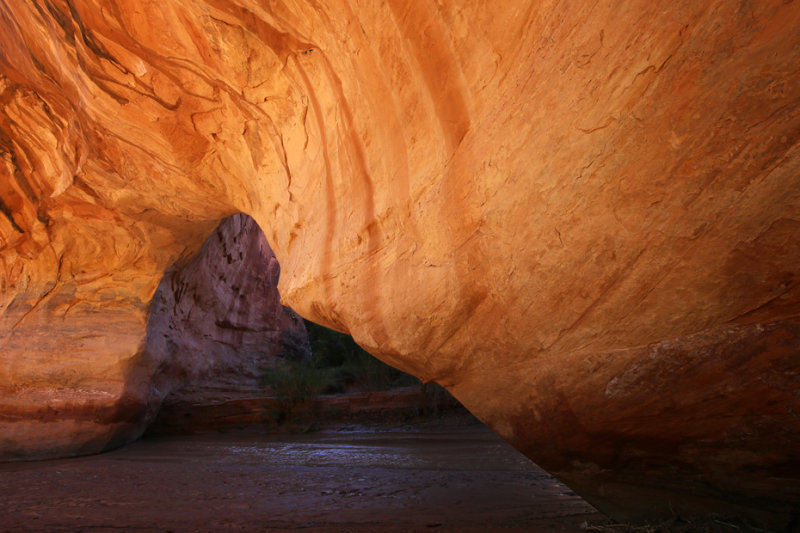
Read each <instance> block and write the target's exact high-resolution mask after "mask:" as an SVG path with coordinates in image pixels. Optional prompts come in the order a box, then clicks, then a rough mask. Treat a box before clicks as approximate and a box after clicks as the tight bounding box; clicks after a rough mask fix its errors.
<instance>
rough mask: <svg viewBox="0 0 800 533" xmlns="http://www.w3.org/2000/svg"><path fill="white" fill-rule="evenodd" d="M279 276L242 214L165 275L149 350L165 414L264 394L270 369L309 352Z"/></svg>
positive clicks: (262, 239) (154, 383) (252, 225)
mask: <svg viewBox="0 0 800 533" xmlns="http://www.w3.org/2000/svg"><path fill="white" fill-rule="evenodd" d="M279 277H280V266H279V265H278V261H277V260H276V259H275V255H274V254H273V253H272V249H271V248H270V247H269V244H268V243H267V240H266V238H265V237H264V234H263V233H262V232H261V229H260V228H259V227H258V225H257V224H256V223H255V222H254V221H253V219H252V218H250V217H248V216H247V215H241V214H239V215H233V216H231V217H228V218H226V219H225V220H223V221H222V223H221V224H220V225H219V227H217V229H216V230H214V233H212V234H211V236H210V237H209V238H208V239H207V240H206V242H205V244H204V245H203V247H202V249H201V250H200V252H199V253H198V254H197V256H196V257H195V258H194V259H192V261H190V262H189V264H187V265H185V266H183V267H182V268H180V269H177V270H175V271H173V272H170V273H169V274H168V275H166V276H164V279H162V280H161V283H160V284H159V287H158V290H157V291H156V293H155V296H154V297H153V307H152V310H151V312H150V318H149V321H148V325H147V343H146V345H145V350H144V356H145V357H146V358H147V359H148V362H149V366H150V367H151V368H153V375H152V378H151V379H150V380H149V383H150V385H151V387H153V388H155V389H156V390H157V391H158V398H157V399H156V403H158V402H159V401H161V409H160V410H159V415H167V416H168V413H165V409H168V408H169V407H170V406H173V405H180V404H186V403H188V404H193V403H199V404H208V403H214V402H221V401H223V400H224V399H225V398H229V397H240V396H245V397H253V396H256V397H260V396H263V394H264V391H263V386H262V385H261V376H262V374H263V372H264V371H265V370H267V369H269V368H273V367H275V366H276V365H280V364H281V362H282V360H287V359H289V360H295V361H296V360H301V359H307V358H310V357H311V347H310V344H309V340H308V335H307V333H306V328H305V325H304V323H303V320H302V319H301V318H300V317H299V316H298V315H297V314H296V313H294V311H292V310H291V309H289V308H287V307H283V306H282V305H281V303H280V295H279V294H278V289H277V286H278V279H279ZM156 406H157V405H154V407H156ZM199 422H200V423H201V424H202V423H203V422H202V421H199Z"/></svg>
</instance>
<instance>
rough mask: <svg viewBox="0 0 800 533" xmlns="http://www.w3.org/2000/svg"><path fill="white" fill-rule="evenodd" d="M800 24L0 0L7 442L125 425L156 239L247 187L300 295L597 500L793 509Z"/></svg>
mask: <svg viewBox="0 0 800 533" xmlns="http://www.w3.org/2000/svg"><path fill="white" fill-rule="evenodd" d="M798 27H800V4H798V3H797V2H784V1H781V0H767V1H763V2H731V1H728V0H705V1H702V2H696V1H689V0H682V1H675V2H652V1H645V0H634V1H632V2H627V3H626V4H625V6H624V8H620V7H619V6H617V5H616V4H598V3H596V2H583V1H576V2H570V3H569V4H568V5H567V4H564V3H561V4H558V5H556V4H554V3H550V2H532V1H530V0H514V1H510V2H469V1H453V2H447V3H436V2H430V1H427V0H413V1H405V2H400V1H389V2H384V3H379V4H369V5H367V4H357V3H354V2H350V1H347V0H335V1H331V2H324V3H313V2H312V3H308V2H291V1H289V2H282V3H263V2H261V3H258V2H249V1H245V0H220V1H218V0H207V1H197V2H182V1H179V0H159V1H158V2H149V1H148V2H138V1H137V2H133V1H126V0H117V1H102V2H101V1H99V0H97V1H95V0H70V1H67V0H49V1H47V2H14V3H10V2H0V42H1V43H2V47H0V102H1V103H2V107H0V157H1V158H2V161H1V164H0V198H2V203H0V213H2V216H0V252H2V254H1V255H0V276H2V277H1V278H0V286H2V301H1V302H0V305H2V307H1V308H0V309H2V313H1V314H0V328H1V329H0V334H1V335H2V337H0V391H2V394H1V395H0V417H2V419H1V420H2V425H3V427H2V435H0V450H2V453H3V454H4V455H6V456H8V455H13V454H18V453H28V454H36V453H55V452H56V451H58V452H59V453H82V452H85V451H88V450H90V448H91V447H90V446H89V447H87V444H86V443H91V442H95V441H96V439H97V438H98V435H102V439H101V440H104V441H106V442H112V441H117V440H124V436H125V435H126V434H129V432H130V430H131V428H133V427H134V426H135V424H134V423H133V417H134V415H135V413H136V412H137V409H138V406H141V405H142V404H143V403H147V401H148V400H147V398H148V395H149V394H151V390H150V385H149V384H148V381H147V372H146V371H143V370H142V369H143V368H146V365H144V363H143V360H142V354H143V353H144V348H145V340H146V329H147V319H148V316H149V312H150V308H151V303H152V300H153V295H154V293H155V291H156V289H157V287H158V284H159V282H160V280H161V279H162V276H163V274H164V272H165V271H166V270H167V269H168V268H169V266H170V265H173V264H175V263H176V262H187V260H188V258H191V257H193V256H194V255H195V253H196V252H197V250H198V249H199V248H200V246H201V245H202V243H203V241H204V239H205V238H206V237H207V236H208V235H209V234H211V232H212V231H213V229H214V228H215V227H216V225H217V223H218V222H219V221H220V220H222V219H223V218H225V217H227V216H229V215H232V214H234V213H240V212H245V213H249V214H251V215H252V217H253V218H254V219H255V220H256V221H257V223H258V224H259V225H260V226H261V227H262V228H266V229H267V237H268V239H269V242H270V245H271V246H272V247H273V249H274V251H275V254H276V256H277V257H278V258H279V260H280V263H281V265H282V267H283V271H284V275H283V276H282V277H281V280H280V291H281V295H282V297H283V298H284V300H285V301H286V303H287V304H289V305H291V306H292V308H293V309H295V310H297V311H298V312H299V313H300V314H301V315H303V316H304V317H307V318H309V319H312V320H314V321H315V322H319V323H322V324H325V325H328V326H331V327H332V328H334V329H337V330H340V331H347V332H349V333H351V334H352V335H353V337H354V338H355V339H356V340H357V341H358V343H359V344H361V345H362V346H364V347H366V348H367V349H368V350H369V351H370V352H371V353H373V354H375V355H376V356H378V357H380V358H381V359H382V360H384V361H386V362H388V363H391V364H392V365H393V366H396V367H398V368H400V369H402V370H405V371H408V372H410V373H412V374H414V375H416V376H418V377H420V378H422V379H424V380H426V381H435V382H438V383H441V384H442V385H444V386H445V387H447V388H448V389H449V390H450V391H451V392H452V393H453V394H454V395H455V396H456V397H457V398H458V399H459V400H460V401H461V402H462V403H463V404H464V405H466V406H467V407H468V408H469V409H470V410H471V411H472V412H473V413H475V414H476V415H477V416H478V417H479V418H480V419H481V420H482V421H484V422H485V423H486V424H487V425H489V426H490V427H492V428H493V429H495V431H497V432H498V433H499V434H501V435H502V436H503V437H504V438H506V439H507V440H508V441H510V442H511V443H513V444H514V445H515V446H516V447H517V448H518V449H520V450H522V451H524V452H525V453H526V454H527V455H528V456H529V457H531V458H533V460H534V461H535V462H536V463H537V464H539V465H541V466H543V467H544V468H546V469H548V470H549V471H551V472H553V473H555V474H556V475H557V476H558V477H559V478H560V479H562V480H563V481H565V482H567V484H569V485H570V486H571V487H572V488H573V489H574V490H576V492H578V493H580V494H581V495H582V496H584V497H586V498H587V499H588V500H589V501H590V502H592V503H593V504H595V505H596V506H597V507H598V508H600V509H602V510H604V511H606V512H609V513H611V514H612V515H615V516H617V517H620V518H630V519H640V518H645V517H649V518H657V517H659V516H664V515H668V516H671V515H672V514H673V513H679V514H681V515H692V514H708V513H720V514H736V515H739V516H743V517H748V518H750V519H753V520H755V521H759V522H762V523H765V524H767V525H769V526H770V527H772V528H773V529H787V528H789V527H790V524H792V523H794V524H796V523H797V517H796V515H793V513H794V512H795V510H796V509H797V508H798V502H800V488H799V484H800V481H799V480H800V470H798V464H800V457H798V450H800V445H799V444H798V443H799V442H800V418H798V415H797V413H799V412H800V393H798V391H800V386H799V385H798V380H799V379H800V377H799V376H800V367H799V366H798V361H799V360H800V358H798V350H797V347H798V345H800V342H799V341H798V339H799V338H800V289H798V287H800V283H798V271H797V266H798V264H800V248H799V246H800V244H799V243H800V239H798V238H797V236H798V234H800V184H798V176H800V143H799V141H800V90H799V89H798V88H799V87H800V72H798V65H800V32H798V31H797V28H798ZM792 520H794V522H792ZM793 527H796V526H793Z"/></svg>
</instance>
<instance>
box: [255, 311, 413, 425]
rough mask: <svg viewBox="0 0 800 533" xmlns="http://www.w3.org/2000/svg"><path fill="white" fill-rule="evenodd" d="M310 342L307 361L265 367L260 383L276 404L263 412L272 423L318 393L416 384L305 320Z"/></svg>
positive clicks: (346, 338)
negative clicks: (271, 394) (271, 395)
mask: <svg viewBox="0 0 800 533" xmlns="http://www.w3.org/2000/svg"><path fill="white" fill-rule="evenodd" d="M305 325H306V330H307V331H308V338H309V342H310V343H311V354H312V355H311V358H310V359H308V360H301V361H295V360H285V362H284V363H283V364H282V365H280V366H277V367H274V368H269V369H266V370H265V371H264V372H263V373H262V375H261V384H262V386H264V387H267V388H269V389H270V390H271V391H272V392H273V394H274V395H275V396H276V401H277V407H276V408H274V409H272V410H270V412H268V413H266V414H268V415H269V417H270V419H271V420H273V421H275V422H278V423H280V422H284V421H286V420H288V419H289V418H291V417H292V415H293V414H294V413H296V412H297V411H299V410H301V406H305V407H307V406H308V404H310V403H312V402H313V400H314V399H315V398H316V397H317V396H319V395H320V394H335V393H342V392H347V391H355V390H358V391H377V390H387V389H391V388H394V387H402V386H409V385H416V384H419V381H418V380H417V379H416V378H415V377H413V376H411V375H409V374H406V373H404V372H401V371H399V370H397V369H395V368H392V367H391V366H389V365H387V364H385V363H383V362H382V361H380V360H378V359H376V358H375V357H373V356H372V355H370V354H369V353H367V352H366V351H365V350H364V349H362V348H361V347H360V346H359V345H358V344H356V343H355V341H353V339H352V337H350V336H348V335H344V334H342V333H339V332H336V331H333V330H331V329H328V328H326V327H323V326H320V325H319V324H315V323H313V322H308V321H306V322H305Z"/></svg>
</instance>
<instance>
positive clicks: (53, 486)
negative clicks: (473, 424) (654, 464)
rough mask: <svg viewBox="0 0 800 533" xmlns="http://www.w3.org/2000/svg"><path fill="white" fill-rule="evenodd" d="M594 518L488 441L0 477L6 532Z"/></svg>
mask: <svg viewBox="0 0 800 533" xmlns="http://www.w3.org/2000/svg"><path fill="white" fill-rule="evenodd" d="M587 520H588V521H589V522H592V521H598V520H602V516H601V515H599V514H598V513H597V512H596V511H595V510H594V509H593V508H592V507H590V506H589V505H588V504H587V503H585V502H584V501H583V500H581V499H580V498H579V497H577V496H576V495H574V494H573V493H572V492H571V491H570V490H569V489H567V488H566V487H565V486H563V485H562V484H560V483H559V482H558V481H556V480H555V479H553V478H552V477H550V476H549V475H548V474H546V473H545V472H544V471H542V470H541V469H539V468H537V467H536V466H535V465H533V464H532V463H530V461H528V460H527V459H526V458H525V457H523V456H522V455H520V454H519V453H517V452H516V451H515V450H513V449H512V448H511V447H510V446H508V445H507V444H506V443H505V442H503V441H502V440H501V439H499V438H498V437H497V436H496V435H494V434H492V433H491V432H490V431H488V430H486V429H485V428H468V429H458V430H452V431H447V432H440V431H439V432H437V431H426V430H419V429H416V430H390V431H325V432H318V433H312V434H307V435H274V434H263V433H253V432H237V433H227V434H205V435H192V436H179V437H153V438H148V439H144V440H142V441H139V442H137V443H134V444H132V445H130V446H128V447H126V448H123V449H120V450H116V451H113V452H109V453H106V454H103V455H98V456H91V457H83V458H74V459H64V460H57V461H42V462H34V463H6V464H0V531H3V532H6V531H9V532H11V531H58V532H66V531H70V532H71V531H91V532H109V531H114V532H119V531H131V532H167V531H172V532H176V533H177V532H189V531H247V532H250V531H253V532H254V531H319V532H326V533H334V532H335V533H342V532H356V533H362V532H363V533H366V532H377V533H399V532H417V531H426V532H427V531H430V532H443V531H446V532H467V533H470V532H474V533H477V532H500V531H502V532H508V533H522V532H526V533H544V532H553V531H573V532H575V531H580V525H581V523H582V522H584V521H587Z"/></svg>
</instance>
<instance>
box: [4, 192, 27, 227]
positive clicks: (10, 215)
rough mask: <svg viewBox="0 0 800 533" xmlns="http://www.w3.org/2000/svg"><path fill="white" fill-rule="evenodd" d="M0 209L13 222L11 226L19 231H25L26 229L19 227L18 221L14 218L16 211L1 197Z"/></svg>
mask: <svg viewBox="0 0 800 533" xmlns="http://www.w3.org/2000/svg"><path fill="white" fill-rule="evenodd" d="M0 211H2V212H3V214H4V215H5V216H6V218H7V219H8V221H9V222H11V227H13V228H14V229H15V230H17V231H18V232H19V233H25V230H23V229H22V228H21V227H19V224H17V221H16V220H14V212H13V211H11V208H10V207H8V205H6V203H5V202H4V201H3V199H2V198H0Z"/></svg>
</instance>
